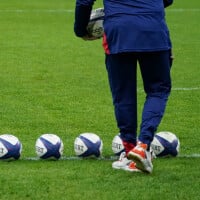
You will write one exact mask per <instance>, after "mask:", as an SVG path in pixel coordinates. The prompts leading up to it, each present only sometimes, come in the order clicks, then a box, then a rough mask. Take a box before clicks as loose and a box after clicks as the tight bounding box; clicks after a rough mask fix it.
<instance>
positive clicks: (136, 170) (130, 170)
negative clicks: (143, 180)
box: [112, 166, 141, 172]
mask: <svg viewBox="0 0 200 200" xmlns="http://www.w3.org/2000/svg"><path fill="white" fill-rule="evenodd" d="M112 168H113V169H118V170H119V169H121V170H124V171H128V172H141V170H140V169H130V168H128V167H113V166H112Z"/></svg>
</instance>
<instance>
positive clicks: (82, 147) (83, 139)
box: [74, 133, 103, 157]
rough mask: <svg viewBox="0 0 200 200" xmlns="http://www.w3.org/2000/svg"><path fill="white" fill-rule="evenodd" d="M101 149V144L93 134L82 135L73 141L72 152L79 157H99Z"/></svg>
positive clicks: (99, 139) (98, 138)
mask: <svg viewBox="0 0 200 200" xmlns="http://www.w3.org/2000/svg"><path fill="white" fill-rule="evenodd" d="M102 149H103V142H102V140H101V138H100V137H99V136H98V135H97V134H95V133H82V134H80V135H79V136H78V137H76V139H75V141H74V151H75V154H76V155H77V156H79V157H90V156H95V157H99V156H100V155H101V153H102Z"/></svg>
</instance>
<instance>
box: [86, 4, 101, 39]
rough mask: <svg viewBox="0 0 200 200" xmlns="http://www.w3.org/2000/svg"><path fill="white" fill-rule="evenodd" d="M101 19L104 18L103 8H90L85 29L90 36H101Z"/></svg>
mask: <svg viewBox="0 0 200 200" xmlns="http://www.w3.org/2000/svg"><path fill="white" fill-rule="evenodd" d="M103 20H104V9H103V8H98V9H95V10H92V12H91V15H90V20H89V23H88V26H87V31H88V33H89V35H90V36H93V37H96V38H101V37H103V32H104V29H103Z"/></svg>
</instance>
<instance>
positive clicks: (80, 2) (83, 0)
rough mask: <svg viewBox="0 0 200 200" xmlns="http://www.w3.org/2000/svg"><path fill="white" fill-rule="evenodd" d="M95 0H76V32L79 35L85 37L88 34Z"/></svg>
mask: <svg viewBox="0 0 200 200" xmlns="http://www.w3.org/2000/svg"><path fill="white" fill-rule="evenodd" d="M94 1H95V0H77V1H76V8H75V22H74V32H75V34H76V36H77V37H84V36H87V35H88V32H87V25H88V22H89V19H90V14H91V10H92V5H93V3H94Z"/></svg>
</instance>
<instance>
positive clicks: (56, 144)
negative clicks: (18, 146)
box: [35, 133, 64, 160]
mask: <svg viewBox="0 0 200 200" xmlns="http://www.w3.org/2000/svg"><path fill="white" fill-rule="evenodd" d="M63 150H64V145H63V142H62V140H61V139H60V137H59V136H57V135H56V134H52V133H47V134H43V135H41V136H40V137H39V138H38V139H37V140H36V143H35V151H36V154H37V156H38V157H39V158H41V159H53V160H58V159H59V158H60V157H61V156H62V154H63Z"/></svg>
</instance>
